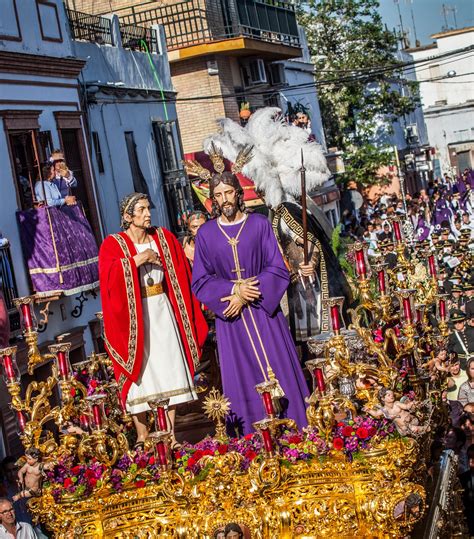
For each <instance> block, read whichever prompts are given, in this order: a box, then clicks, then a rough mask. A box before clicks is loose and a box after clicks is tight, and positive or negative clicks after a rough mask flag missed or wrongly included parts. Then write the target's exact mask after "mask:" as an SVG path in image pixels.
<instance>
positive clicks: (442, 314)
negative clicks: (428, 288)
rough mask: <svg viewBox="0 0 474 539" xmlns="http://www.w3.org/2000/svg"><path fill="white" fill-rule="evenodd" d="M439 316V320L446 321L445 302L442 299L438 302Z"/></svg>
mask: <svg viewBox="0 0 474 539" xmlns="http://www.w3.org/2000/svg"><path fill="white" fill-rule="evenodd" d="M439 316H440V317H441V320H445V319H446V301H445V300H444V299H440V300H439Z"/></svg>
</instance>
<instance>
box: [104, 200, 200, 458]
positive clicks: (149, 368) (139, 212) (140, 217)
mask: <svg viewBox="0 0 474 539" xmlns="http://www.w3.org/2000/svg"><path fill="white" fill-rule="evenodd" d="M120 215H121V219H122V223H121V226H122V229H123V232H121V233H119V234H112V235H110V236H108V237H107V238H106V239H105V240H104V242H103V243H102V246H101V248H100V252H99V278H100V289H101V297H102V310H103V316H104V319H103V320H104V340H105V347H106V349H107V351H108V353H109V355H110V358H111V360H112V362H113V366H114V370H115V376H116V378H117V380H118V383H119V389H120V392H121V397H122V401H123V403H124V404H126V407H127V409H128V410H129V412H130V413H131V414H132V416H133V421H134V424H135V427H136V431H137V445H136V449H137V450H140V449H141V448H143V445H144V442H145V439H146V438H147V436H148V434H149V429H148V425H147V422H146V412H147V411H148V410H150V405H149V403H150V401H152V400H156V399H160V398H161V399H163V398H167V397H169V398H170V406H172V409H171V410H170V411H169V414H168V417H169V422H170V425H169V427H170V429H171V431H172V436H173V437H174V418H175V414H176V409H175V407H176V406H177V405H178V404H182V403H185V402H189V401H193V400H196V398H197V396H196V392H195V388H194V384H193V374H194V370H195V368H196V367H197V366H198V364H199V360H200V357H201V353H202V347H203V345H204V342H205V340H206V337H207V324H206V321H205V319H204V315H203V314H202V311H201V308H200V305H199V303H198V302H197V301H196V299H195V298H194V297H193V295H192V293H191V282H190V277H191V276H190V268H189V264H188V263H187V262H186V257H185V255H184V251H183V249H182V247H181V245H180V243H179V242H178V240H177V239H176V238H175V236H174V235H173V234H171V232H169V231H168V230H165V229H164V228H161V227H159V228H155V227H152V224H151V214H150V202H149V200H148V196H147V195H145V194H142V193H131V194H130V195H127V196H126V197H125V198H124V199H123V200H122V202H121V204H120ZM124 313H125V315H124ZM173 445H174V446H177V442H176V440H175V439H173Z"/></svg>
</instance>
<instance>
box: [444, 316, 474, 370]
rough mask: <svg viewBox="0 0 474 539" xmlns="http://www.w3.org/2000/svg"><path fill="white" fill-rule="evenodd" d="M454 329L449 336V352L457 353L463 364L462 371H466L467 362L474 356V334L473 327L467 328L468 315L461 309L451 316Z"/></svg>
mask: <svg viewBox="0 0 474 539" xmlns="http://www.w3.org/2000/svg"><path fill="white" fill-rule="evenodd" d="M450 320H451V323H452V325H453V329H452V331H451V334H450V336H449V341H448V350H449V351H450V352H456V354H457V356H458V357H459V359H460V362H461V369H465V368H466V365H467V360H468V359H469V358H470V357H471V355H472V354H474V332H473V328H472V327H471V326H466V315H465V314H464V313H463V312H462V311H461V310H459V309H455V310H454V311H452V312H451V314H450Z"/></svg>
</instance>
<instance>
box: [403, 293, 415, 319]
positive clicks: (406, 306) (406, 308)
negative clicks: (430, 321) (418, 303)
mask: <svg viewBox="0 0 474 539" xmlns="http://www.w3.org/2000/svg"><path fill="white" fill-rule="evenodd" d="M403 314H404V315H405V319H406V321H407V322H408V323H411V322H413V315H412V312H411V303H410V298H403Z"/></svg>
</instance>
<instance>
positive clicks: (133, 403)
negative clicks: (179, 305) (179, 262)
mask: <svg viewBox="0 0 474 539" xmlns="http://www.w3.org/2000/svg"><path fill="white" fill-rule="evenodd" d="M135 248H136V250H137V252H139V253H140V252H142V251H145V250H146V249H149V248H152V249H153V250H154V251H156V252H158V248H157V247H156V245H155V243H154V242H152V243H151V244H149V243H144V244H135ZM138 269H139V272H140V285H141V286H146V281H147V279H148V277H152V278H153V281H154V283H155V284H158V283H161V282H162V281H163V277H164V274H163V269H162V267H161V266H158V265H155V264H143V265H142V266H140V267H139V268H138ZM142 309H143V326H144V335H145V340H144V347H143V364H142V371H141V375H140V378H139V379H138V381H137V383H136V384H132V385H131V387H130V391H129V392H128V397H127V408H128V410H129V412H130V413H131V414H138V413H140V412H144V411H146V410H149V409H150V407H149V406H148V401H150V400H154V399H158V398H169V399H170V405H173V404H180V403H183V402H188V401H192V400H196V399H197V396H196V393H195V391H194V385H193V380H192V378H191V373H190V371H189V367H188V362H187V360H186V354H185V352H184V349H183V345H182V342H181V335H180V333H179V328H178V325H177V323H176V320H175V317H174V312H173V308H172V306H171V304H170V302H169V300H168V297H167V296H166V294H157V295H156V296H151V297H148V298H142Z"/></svg>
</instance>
